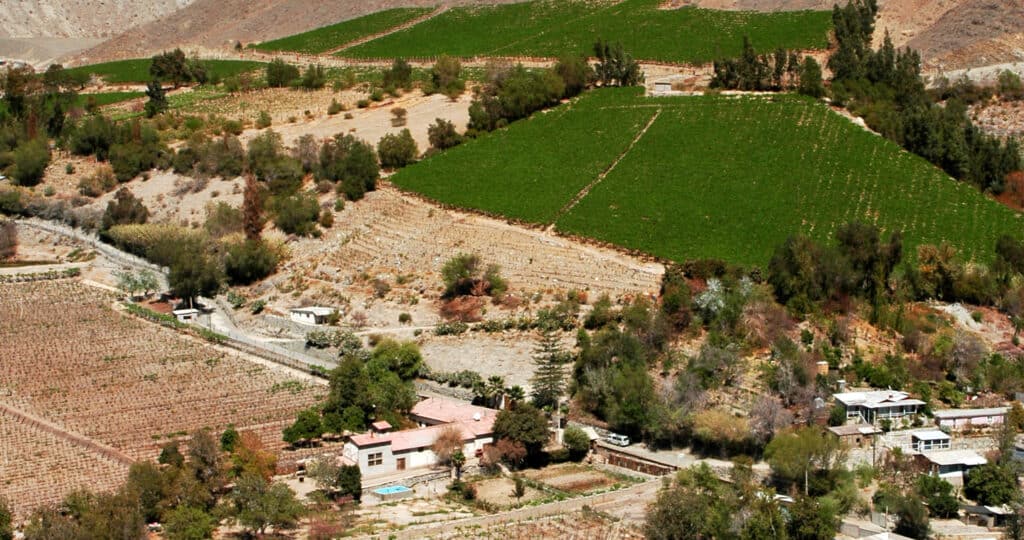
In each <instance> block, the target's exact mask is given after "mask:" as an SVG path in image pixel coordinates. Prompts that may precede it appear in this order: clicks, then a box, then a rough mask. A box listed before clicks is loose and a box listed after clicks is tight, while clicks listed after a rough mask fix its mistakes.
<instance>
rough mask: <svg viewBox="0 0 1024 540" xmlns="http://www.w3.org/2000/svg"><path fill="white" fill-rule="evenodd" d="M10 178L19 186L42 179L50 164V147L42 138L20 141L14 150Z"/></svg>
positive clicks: (32, 183)
mask: <svg viewBox="0 0 1024 540" xmlns="http://www.w3.org/2000/svg"><path fill="white" fill-rule="evenodd" d="M12 161H13V162H14V165H13V166H12V167H11V169H10V175H11V180H12V181H13V182H14V183H15V184H16V185H19V186H34V185H36V184H38V183H39V182H40V181H42V179H43V173H45V172H46V166H47V165H49V164H50V148H49V146H47V144H46V140H45V139H43V138H38V139H33V140H31V141H28V142H25V143H22V144H21V145H20V146H18V147H17V148H16V149H15V150H14V155H13V160H12Z"/></svg>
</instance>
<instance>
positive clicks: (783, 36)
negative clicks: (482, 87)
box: [338, 0, 832, 62]
mask: <svg viewBox="0 0 1024 540" xmlns="http://www.w3.org/2000/svg"><path fill="white" fill-rule="evenodd" d="M661 4H662V1H661V0H625V1H623V2H610V1H599V2H583V1H568V2H566V1H554V0H536V1H533V2H526V3H516V4H505V5H499V6H478V7H460V8H452V9H449V10H447V11H445V12H444V13H441V14H440V15H438V16H436V17H433V18H430V19H427V20H425V21H423V22H421V23H419V24H416V25H414V26H412V27H410V28H408V29H404V30H400V31H397V32H394V33H391V34H388V35H385V36H383V37H380V38H378V39H374V40H371V41H368V42H366V43H363V44H361V45H357V46H355V47H352V48H349V49H345V50H343V51H341V52H340V53H338V54H340V55H342V56H346V57H351V58H392V57H396V56H403V57H415V58H423V57H434V56H438V55H441V54H448V55H453V56H463V57H471V56H541V57H557V56H560V55H563V54H566V53H587V54H590V53H591V46H592V45H593V43H594V41H595V40H597V39H598V38H603V39H606V40H609V41H612V42H615V41H618V42H622V43H623V45H624V46H625V47H626V49H627V50H628V51H629V52H630V53H632V54H633V56H634V57H636V58H641V59H644V60H659V61H673V62H706V61H709V60H712V59H714V58H723V57H732V56H736V55H738V54H739V52H740V47H741V45H742V41H743V37H744V36H748V37H750V39H751V40H752V41H753V43H754V44H755V46H756V47H758V48H759V49H761V50H765V51H772V50H774V49H775V48H777V47H785V48H790V49H811V48H824V47H826V46H827V44H828V43H827V39H826V38H827V34H828V31H829V29H830V28H831V24H832V23H831V12H828V11H796V12H780V13H755V12H736V11H716V10H706V9H697V8H681V9H674V10H665V9H660V8H659V6H660V5H661ZM339 45H340V43H339Z"/></svg>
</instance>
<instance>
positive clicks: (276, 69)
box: [267, 58, 299, 88]
mask: <svg viewBox="0 0 1024 540" xmlns="http://www.w3.org/2000/svg"><path fill="white" fill-rule="evenodd" d="M298 78H299V68H297V67H295V66H293V65H291V64H289V63H287V62H285V61H284V60H282V59H280V58H275V59H274V60H273V61H271V62H270V63H269V64H267V86H269V87H271V88H282V87H285V86H289V85H290V84H291V82H292V81H294V80H295V79H298Z"/></svg>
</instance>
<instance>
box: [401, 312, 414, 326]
mask: <svg viewBox="0 0 1024 540" xmlns="http://www.w3.org/2000/svg"><path fill="white" fill-rule="evenodd" d="M398 322H399V323H401V324H409V323H411V322H412V315H409V314H408V313H405V312H403V313H399V314H398Z"/></svg>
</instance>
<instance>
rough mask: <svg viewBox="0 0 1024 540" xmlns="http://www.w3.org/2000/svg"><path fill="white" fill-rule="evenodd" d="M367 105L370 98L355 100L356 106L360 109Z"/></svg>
mask: <svg viewBox="0 0 1024 540" xmlns="http://www.w3.org/2000/svg"><path fill="white" fill-rule="evenodd" d="M369 106H370V100H368V99H360V100H359V101H357V102H356V107H359V108H360V109H365V108H367V107H369Z"/></svg>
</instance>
